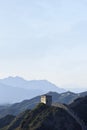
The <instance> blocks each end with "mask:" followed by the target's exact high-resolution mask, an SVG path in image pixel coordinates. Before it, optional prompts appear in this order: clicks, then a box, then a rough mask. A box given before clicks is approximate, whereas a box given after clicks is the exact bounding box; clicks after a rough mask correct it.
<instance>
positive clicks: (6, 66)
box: [0, 0, 87, 88]
mask: <svg viewBox="0 0 87 130" xmlns="http://www.w3.org/2000/svg"><path fill="white" fill-rule="evenodd" d="M9 75H12V76H15V75H19V76H22V77H24V78H26V79H30V80H31V79H47V80H49V81H52V82H53V83H55V84H57V85H59V86H64V85H65V86H66V85H67V84H77V85H80V86H82V87H83V86H85V88H86V87H87V0H3V1H0V78H3V77H6V76H9Z"/></svg>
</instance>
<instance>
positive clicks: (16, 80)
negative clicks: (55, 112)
mask: <svg viewBox="0 0 87 130" xmlns="http://www.w3.org/2000/svg"><path fill="white" fill-rule="evenodd" d="M49 91H53V92H58V93H62V92H65V91H66V90H64V89H62V88H59V87H57V86H56V85H54V84H52V83H51V82H49V81H47V80H31V81H27V80H24V79H23V78H20V77H8V78H5V79H0V104H5V103H15V102H20V101H22V100H24V99H30V98H33V97H35V96H38V95H42V94H44V93H47V92H49Z"/></svg>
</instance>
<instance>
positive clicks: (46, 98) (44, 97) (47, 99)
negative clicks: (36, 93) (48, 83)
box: [41, 95, 52, 106]
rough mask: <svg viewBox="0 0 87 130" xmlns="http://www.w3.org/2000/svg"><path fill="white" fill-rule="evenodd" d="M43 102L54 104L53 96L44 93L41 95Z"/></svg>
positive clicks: (49, 104)
mask: <svg viewBox="0 0 87 130" xmlns="http://www.w3.org/2000/svg"><path fill="white" fill-rule="evenodd" d="M41 103H44V104H46V105H48V106H51V104H52V96H50V95H42V96H41Z"/></svg>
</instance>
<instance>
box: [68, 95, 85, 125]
mask: <svg viewBox="0 0 87 130" xmlns="http://www.w3.org/2000/svg"><path fill="white" fill-rule="evenodd" d="M70 108H71V109H72V110H73V111H74V112H75V113H76V114H77V115H78V117H80V119H82V120H83V121H84V122H85V123H86V124H87V96H85V97H82V98H78V99H76V100H74V102H73V103H72V104H70Z"/></svg>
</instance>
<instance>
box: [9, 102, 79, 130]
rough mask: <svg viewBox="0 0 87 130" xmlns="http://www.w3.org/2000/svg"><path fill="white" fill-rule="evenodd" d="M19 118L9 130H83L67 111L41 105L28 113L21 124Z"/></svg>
mask: <svg viewBox="0 0 87 130" xmlns="http://www.w3.org/2000/svg"><path fill="white" fill-rule="evenodd" d="M18 118H20V117H16V119H15V121H14V122H12V123H11V124H10V125H9V126H8V127H7V130H81V127H80V126H79V124H78V123H77V122H76V121H75V119H73V118H72V116H70V115H69V114H68V113H67V111H65V110H64V109H62V108H56V107H52V106H51V107H48V106H46V105H44V104H39V105H38V106H37V107H36V108H35V109H34V110H32V111H27V112H26V113H25V114H24V115H23V119H22V120H21V122H19V124H18ZM14 124H15V125H14ZM15 126H16V127H15Z"/></svg>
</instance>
